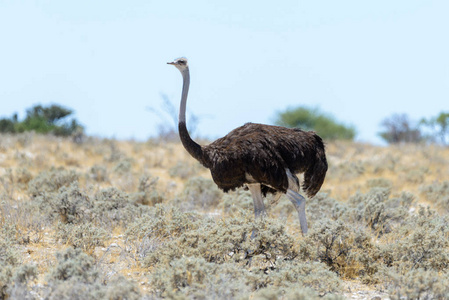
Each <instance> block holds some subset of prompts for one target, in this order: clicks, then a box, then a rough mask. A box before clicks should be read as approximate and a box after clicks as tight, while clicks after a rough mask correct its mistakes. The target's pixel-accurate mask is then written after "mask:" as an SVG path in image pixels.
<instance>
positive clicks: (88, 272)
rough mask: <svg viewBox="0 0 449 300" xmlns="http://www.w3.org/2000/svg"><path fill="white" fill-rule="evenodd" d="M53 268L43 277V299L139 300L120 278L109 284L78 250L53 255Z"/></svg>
mask: <svg viewBox="0 0 449 300" xmlns="http://www.w3.org/2000/svg"><path fill="white" fill-rule="evenodd" d="M56 259H57V262H56V265H55V266H54V268H53V269H52V270H50V271H49V273H48V274H47V282H48V284H47V286H46V288H45V290H44V297H45V299H80V300H81V299H140V297H141V296H140V291H139V289H138V288H137V286H136V285H135V284H133V283H131V282H129V281H128V280H127V279H125V278H124V277H121V276H120V277H117V278H114V279H112V280H110V281H109V282H108V281H106V282H105V280H104V277H103V276H102V274H101V273H100V272H99V271H98V270H97V268H96V266H95V263H94V259H93V258H92V257H90V256H88V255H87V254H85V253H83V252H82V251H81V250H79V249H73V248H68V249H66V250H64V251H62V252H58V253H57V254H56Z"/></svg>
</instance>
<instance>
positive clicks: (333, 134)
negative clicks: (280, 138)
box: [275, 106, 356, 140]
mask: <svg viewBox="0 0 449 300" xmlns="http://www.w3.org/2000/svg"><path fill="white" fill-rule="evenodd" d="M275 123H276V125H280V126H285V127H291V128H300V129H303V130H313V131H316V132H317V133H318V135H319V136H321V137H322V138H323V139H324V140H353V139H354V137H355V134H356V132H355V129H354V127H352V126H347V125H343V124H341V123H338V122H337V121H336V120H335V119H334V118H333V117H332V116H330V115H328V114H325V113H323V112H321V111H320V110H318V109H316V108H315V109H311V108H307V107H302V106H300V107H297V108H289V109H286V110H285V111H283V112H279V113H278V114H277V116H276V120H275Z"/></svg>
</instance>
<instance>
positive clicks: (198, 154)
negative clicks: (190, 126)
mask: <svg viewBox="0 0 449 300" xmlns="http://www.w3.org/2000/svg"><path fill="white" fill-rule="evenodd" d="M181 74H182V79H183V84H182V95H181V105H180V107H179V123H178V129H179V137H180V139H181V142H182V145H183V146H184V148H186V150H187V152H189V154H190V155H192V157H193V158H195V159H196V160H198V161H200V162H201V163H202V164H204V158H203V150H202V149H201V146H200V145H198V144H197V143H196V142H195V141H194V140H192V138H191V137H190V134H189V132H188V131H187V125H186V104H187V94H188V93H189V85H190V74H189V68H186V69H184V70H183V71H181Z"/></svg>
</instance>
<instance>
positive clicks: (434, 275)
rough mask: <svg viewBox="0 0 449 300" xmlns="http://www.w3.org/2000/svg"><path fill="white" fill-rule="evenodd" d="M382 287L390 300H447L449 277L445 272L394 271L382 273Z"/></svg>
mask: <svg viewBox="0 0 449 300" xmlns="http://www.w3.org/2000/svg"><path fill="white" fill-rule="evenodd" d="M383 276H384V285H385V287H386V288H387V289H388V292H389V296H390V298H391V299H392V300H400V299H441V300H443V299H448V297H449V276H448V274H447V272H444V273H441V272H438V271H435V270H425V269H421V268H418V269H413V270H410V271H408V272H406V273H405V274H401V272H399V273H398V272H396V271H395V270H394V269H391V268H390V269H385V270H384V271H383Z"/></svg>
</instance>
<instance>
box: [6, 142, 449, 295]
mask: <svg viewBox="0 0 449 300" xmlns="http://www.w3.org/2000/svg"><path fill="white" fill-rule="evenodd" d="M327 155H328V161H329V166H330V168H329V171H328V176H327V178H326V181H325V183H324V185H323V189H322V192H320V193H319V194H318V195H317V197H315V198H314V199H309V200H308V206H307V214H308V217H309V226H310V234H309V235H308V236H307V237H304V238H303V237H302V236H301V235H300V230H299V224H298V220H297V219H296V214H294V213H292V208H291V205H290V203H289V201H288V200H287V199H285V198H284V197H283V198H281V200H280V202H279V204H278V205H276V206H271V205H269V200H268V202H267V207H268V209H269V215H270V217H269V218H267V219H265V220H262V221H259V222H254V221H253V215H252V214H253V212H252V202H251V197H250V195H249V193H248V192H247V191H243V190H239V191H235V192H232V193H229V194H223V193H222V192H220V191H219V190H218V189H216V187H215V185H214V184H213V182H212V181H211V179H210V175H209V174H208V171H207V170H206V169H204V168H202V167H201V166H200V165H199V164H198V163H197V162H195V161H194V160H193V159H192V158H190V157H189V155H188V154H187V153H186V151H184V149H183V148H182V146H181V145H179V144H173V143H162V142H160V143H154V142H147V143H139V142H131V141H115V140H101V139H95V138H89V139H87V140H86V141H85V142H84V143H82V144H75V143H73V142H71V141H70V140H66V139H61V138H55V137H47V136H39V135H33V134H23V135H18V136H10V135H2V136H0V201H1V202H0V224H1V228H2V229H1V235H0V258H1V260H0V264H1V266H0V299H1V298H8V297H10V298H23V299H35V298H36V299H41V298H45V299H78V298H79V299H83V298H89V297H91V298H108V299H157V298H160V297H169V298H179V299H183V298H188V299H192V298H195V299H196V298H201V299H204V298H229V299H233V298H243V299H248V298H251V299H267V298H270V299H277V298H282V299H293V298H301V297H302V298H303V299H314V298H321V297H325V298H329V299H340V298H345V297H359V298H363V297H369V296H370V295H371V297H372V296H374V295H381V296H383V297H386V295H387V294H389V297H390V298H392V299H416V298H422V299H444V298H446V297H447V296H448V293H449V288H448V286H449V275H448V274H449V272H448V268H449V241H448V240H449V222H448V221H449V219H448V218H449V217H448V215H447V214H448V211H449V188H448V186H449V184H448V181H449V179H448V178H449V149H448V148H442V147H437V146H424V145H399V146H390V147H375V146H371V145H366V144H356V143H345V142H335V143H332V144H329V145H327ZM253 230H254V231H256V232H257V233H258V234H257V236H256V238H255V239H250V238H249V237H250V235H251V232H252V231H253ZM75 266H82V268H81V270H80V269H79V268H75ZM354 289H356V290H357V291H358V292H359V293H360V294H354V293H355V292H356V291H354ZM114 295H115V296H114ZM404 297H405V298H404Z"/></svg>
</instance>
